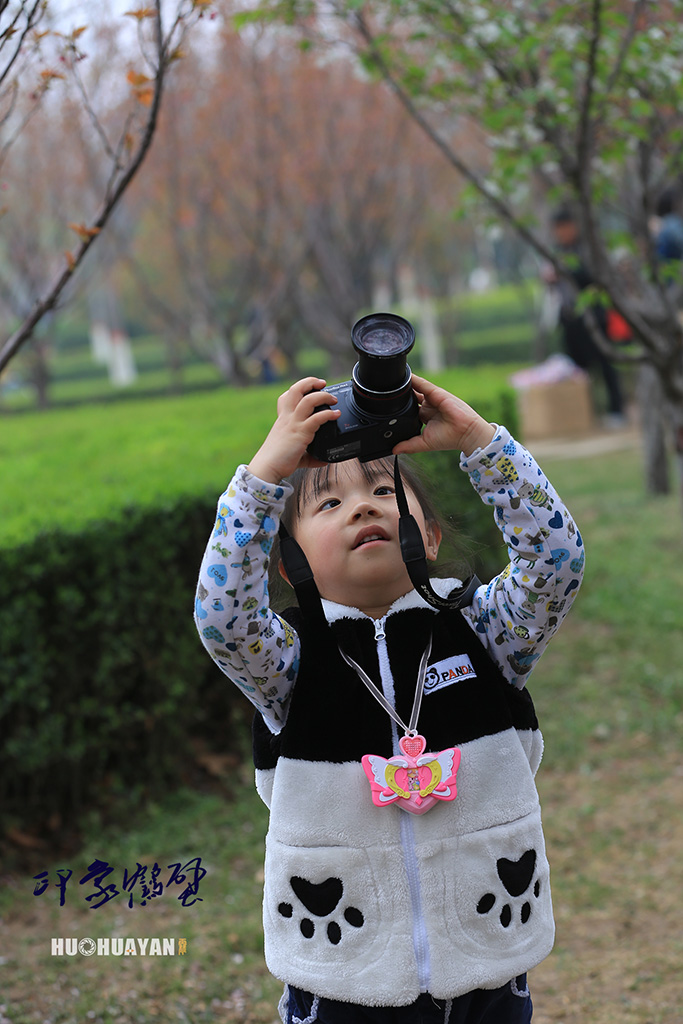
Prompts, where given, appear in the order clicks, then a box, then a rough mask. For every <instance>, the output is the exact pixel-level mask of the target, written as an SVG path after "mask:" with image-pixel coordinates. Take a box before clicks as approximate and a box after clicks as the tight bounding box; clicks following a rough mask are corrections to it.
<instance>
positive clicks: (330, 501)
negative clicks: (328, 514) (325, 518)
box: [319, 498, 341, 512]
mask: <svg viewBox="0 0 683 1024" xmlns="http://www.w3.org/2000/svg"><path fill="white" fill-rule="evenodd" d="M339 504H341V503H340V501H339V498H327V499H326V500H325V501H323V502H322V504H321V505H320V506H319V511H320V512H324V511H325V509H326V508H334V507H335V506H336V505H339Z"/></svg>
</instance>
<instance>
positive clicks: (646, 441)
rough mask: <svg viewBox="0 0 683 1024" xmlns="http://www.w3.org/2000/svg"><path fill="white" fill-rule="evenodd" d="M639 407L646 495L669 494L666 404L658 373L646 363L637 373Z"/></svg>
mask: <svg viewBox="0 0 683 1024" xmlns="http://www.w3.org/2000/svg"><path fill="white" fill-rule="evenodd" d="M638 407H639V409H640V428H641V433H642V439H643V458H644V460H645V486H646V489H647V493H648V494H669V493H670V491H671V483H670V479H669V460H668V457H667V444H666V428H665V419H664V410H665V408H666V402H665V400H664V391H663V388H662V384H661V381H660V379H659V375H658V373H657V370H656V369H655V367H654V366H652V365H651V364H649V363H644V364H643V365H642V366H641V368H640V371H639V375H638Z"/></svg>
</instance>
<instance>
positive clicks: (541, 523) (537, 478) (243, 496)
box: [195, 427, 584, 732]
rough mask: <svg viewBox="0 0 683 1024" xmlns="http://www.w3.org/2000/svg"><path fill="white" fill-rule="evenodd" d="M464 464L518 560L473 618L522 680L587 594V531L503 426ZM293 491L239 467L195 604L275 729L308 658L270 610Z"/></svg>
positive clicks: (201, 622) (482, 594)
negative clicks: (281, 530) (272, 569)
mask: <svg viewBox="0 0 683 1024" xmlns="http://www.w3.org/2000/svg"><path fill="white" fill-rule="evenodd" d="M460 466H461V469H462V470H463V471H464V472H466V473H468V474H469V477H470V481H471V482H472V485H473V486H474V488H475V490H476V491H477V492H478V493H479V496H480V497H481V499H482V501H483V502H485V503H486V504H487V505H490V506H491V507H492V509H493V512H494V516H495V521H496V524H497V526H498V528H499V529H500V531H501V533H502V534H503V537H504V538H505V542H506V544H507V548H508V553H509V558H510V561H509V563H508V565H507V566H506V567H505V569H504V570H503V571H502V572H501V573H499V574H498V575H497V576H496V577H495V578H494V579H492V580H491V581H490V582H489V583H486V584H482V585H481V586H480V587H479V588H478V589H477V590H476V592H475V595H474V598H473V600H472V603H471V605H470V606H469V607H468V608H466V609H464V610H463V615H464V616H465V618H466V619H467V621H468V622H469V624H470V625H471V626H472V628H473V629H474V630H475V631H476V633H477V635H478V636H479V638H480V640H481V642H482V644H483V645H484V647H485V648H486V649H487V651H488V652H489V654H490V655H491V657H492V658H493V660H494V661H495V663H496V664H497V665H498V667H499V668H500V669H501V671H502V672H503V675H504V676H505V678H506V679H508V680H509V682H510V683H511V684H513V685H516V686H523V685H524V684H525V682H526V680H527V678H528V676H529V673H530V672H531V670H532V668H533V667H534V665H535V663H536V661H537V660H538V658H539V657H540V655H541V654H542V653H543V651H544V650H545V648H546V646H547V644H548V641H549V640H550V638H551V637H552V636H553V634H554V633H555V632H556V630H557V629H558V627H559V625H560V624H561V622H562V620H563V618H564V617H565V615H566V614H567V612H568V610H569V608H570V606H571V603H572V601H573V599H574V597H575V596H576V593H577V591H578V588H579V585H580V582H581V577H582V575H583V566H584V552H583V542H582V539H581V535H580V533H579V531H578V529H577V528H576V526H575V525H574V522H573V520H572V518H571V516H570V514H569V512H568V511H567V509H566V508H565V506H564V505H563V503H562V501H561V500H560V498H559V496H558V494H557V492H556V491H555V489H554V488H553V486H552V484H551V483H550V482H549V480H548V479H547V477H546V476H545V475H544V474H543V472H542V470H541V468H540V467H539V465H538V464H537V462H536V460H535V459H534V458H533V456H532V455H531V454H530V452H528V451H527V450H526V448H524V447H523V446H522V445H521V444H519V442H517V441H515V440H514V439H513V438H512V437H511V436H510V434H509V433H508V431H507V430H506V429H505V428H504V427H499V428H497V429H496V434H495V437H494V439H493V441H492V442H491V443H490V444H489V445H488V446H487V447H486V448H484V449H478V450H477V451H476V452H474V453H473V454H472V455H470V456H468V457H465V456H464V455H462V456H461V458H460ZM290 493H291V486H290V485H289V484H288V483H286V482H283V483H282V484H277V485H276V484H270V483H265V482H264V481H262V480H259V479H257V478H256V477H254V476H253V475H252V474H251V473H250V472H249V471H248V470H247V468H246V466H240V467H239V468H238V469H237V472H236V473H235V476H234V477H233V479H232V481H231V482H230V484H229V485H228V488H227V490H226V491H225V492H224V493H223V494H222V495H221V497H220V499H219V502H218V513H217V518H216V523H215V526H214V530H213V533H212V535H211V537H210V539H209V543H208V545H207V548H206V552H205V555H204V559H203V562H202V566H201V570H200V576H199V584H198V587H197V594H196V600H195V621H196V624H197V629H198V630H199V634H200V636H201V639H202V642H203V644H204V646H205V647H206V649H207V651H208V652H209V654H210V655H211V657H212V658H213V660H214V661H215V662H216V664H217V665H218V666H219V668H220V669H221V671H223V672H224V673H225V674H226V675H227V676H228V677H229V678H230V679H231V680H232V681H233V682H234V683H236V684H237V686H239V687H240V688H241V689H242V690H243V691H244V693H245V694H246V696H247V697H248V698H249V700H250V701H251V702H252V703H253V704H254V705H255V707H256V708H258V710H259V711H260V712H261V714H262V715H263V717H264V719H265V721H266V722H267V723H268V725H269V727H270V728H271V729H272V730H273V731H274V732H278V731H279V730H280V729H281V727H282V725H283V723H284V720H285V717H286V714H287V703H288V699H289V695H290V693H291V690H292V687H293V685H294V683H295V681H296V676H297V670H298V665H299V656H300V650H299V638H298V636H297V634H296V633H295V632H294V630H293V629H292V628H291V627H290V626H289V624H288V623H287V622H285V620H284V619H283V618H281V617H280V616H279V615H278V614H277V613H276V612H275V611H273V609H272V608H271V607H270V600H269V590H268V564H269V558H270V552H271V548H272V545H273V540H274V538H275V535H276V534H277V531H278V527H279V519H280V515H281V513H282V510H283V508H284V505H285V502H286V499H287V497H288V495H289V494H290ZM452 583H453V585H454V581H452ZM419 600H420V601H421V600H422V599H421V598H419ZM326 604H327V602H323V605H324V606H325V605H326Z"/></svg>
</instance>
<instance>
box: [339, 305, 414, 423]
mask: <svg viewBox="0 0 683 1024" xmlns="http://www.w3.org/2000/svg"><path fill="white" fill-rule="evenodd" d="M351 340H352V342H353V347H354V348H355V350H356V352H357V353H358V362H357V364H356V366H355V368H354V371H353V386H354V393H355V394H356V398H357V399H358V400H359V403H360V404H362V405H363V406H366V405H367V401H368V400H373V399H374V400H375V401H381V400H382V399H384V400H385V401H386V400H387V399H390V398H391V397H392V395H393V393H395V392H396V391H400V392H401V395H403V392H404V391H405V390H406V388H407V389H408V390H410V370H409V369H408V368H407V364H406V356H407V355H408V353H409V352H410V350H411V348H412V347H413V344H414V343H415V331H414V329H413V326H412V324H410V323H409V322H408V321H407V320H404V319H403V317H402V316H395V315H394V314H393V313H371V314H370V316H364V317H363V318H362V319H361V320H359V321H358V322H357V323H356V324H355V326H354V328H353V330H352V331H351ZM368 392H370V393H371V394H368Z"/></svg>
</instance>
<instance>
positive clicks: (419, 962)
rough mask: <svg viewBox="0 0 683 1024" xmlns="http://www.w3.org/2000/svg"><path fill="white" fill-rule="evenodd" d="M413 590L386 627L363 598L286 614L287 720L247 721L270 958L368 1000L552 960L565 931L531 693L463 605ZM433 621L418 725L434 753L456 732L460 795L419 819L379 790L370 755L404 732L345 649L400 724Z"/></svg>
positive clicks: (314, 983) (340, 994)
mask: <svg viewBox="0 0 683 1024" xmlns="http://www.w3.org/2000/svg"><path fill="white" fill-rule="evenodd" d="M416 597H417V595H415V594H414V592H413V594H409V595H406V597H404V598H401V599H400V600H399V601H398V602H396V604H395V605H394V606H393V607H392V609H391V610H390V612H389V614H388V615H387V617H386V619H385V620H383V623H384V629H383V632H384V637H382V635H381V632H380V635H379V637H376V636H375V634H376V632H377V630H376V623H374V622H373V620H371V619H369V618H367V617H366V616H363V615H362V614H361V613H359V612H358V611H357V610H355V609H346V610H343V611H342V613H341V614H340V615H339V616H338V617H337V618H336V619H335V621H333V622H332V623H330V624H329V625H328V626H327V627H322V628H316V627H315V626H311V625H310V623H309V624H307V622H306V621H305V620H304V619H303V617H302V616H301V613H300V612H298V610H290V611H289V612H287V613H285V616H284V617H285V618H287V619H288V620H289V621H290V622H291V624H292V626H293V627H294V628H295V629H296V631H297V633H298V634H299V637H300V639H301V651H302V656H301V664H300V667H299V672H298V676H297V680H296V684H295V686H294V690H293V693H292V696H291V703H290V707H289V711H288V715H287V721H286V724H285V726H284V728H283V729H282V731H281V732H280V733H279V734H278V735H277V736H275V735H273V734H272V733H271V732H270V731H269V730H268V728H267V726H266V725H265V724H264V722H263V720H262V719H261V717H260V715H257V716H256V719H255V722H254V760H255V765H256V777H257V786H258V789H259V792H260V794H261V796H262V798H263V799H264V800H265V802H266V803H267V804H268V806H269V807H270V827H269V832H268V836H267V840H266V865H265V891H264V906H263V916H264V931H265V951H266V961H267V964H268V967H269V969H270V971H271V972H272V973H273V974H274V975H275V976H276V977H278V978H280V979H281V980H282V981H284V982H286V983H288V984H291V985H295V986H297V987H299V988H303V989H305V990H307V991H311V992H314V993H316V994H317V995H320V996H324V997H327V998H330V999H338V1000H343V1001H348V1002H352V1003H360V1004H363V1005H372V1006H403V1005H408V1004H410V1003H412V1002H413V1001H414V1000H415V999H417V997H418V995H419V994H420V992H425V991H428V992H430V993H431V994H432V995H433V996H435V997H436V998H440V999H450V998H454V997H456V996H458V995H461V994H463V993H465V992H468V991H471V990H473V989H477V988H497V987H499V986H501V985H503V984H505V983H506V982H507V981H508V980H509V979H511V978H514V977H516V976H518V975H520V974H522V973H524V972H525V971H527V970H529V969H530V968H531V967H533V966H535V965H536V964H538V963H539V962H540V961H541V960H542V959H544V957H545V956H547V954H548V953H549V952H550V949H551V948H552V944H553V937H554V925H553V918H552V907H551V900H550V886H549V872H548V863H547V860H546V855H545V844H544V841H543V833H542V829H541V816H540V807H539V801H538V794H537V792H536V787H535V784H534V775H535V772H536V770H537V768H538V765H539V763H540V760H541V755H542V750H543V741H542V738H541V734H540V731H539V729H538V722H537V719H536V714H535V711H534V707H533V703H532V701H531V697H530V696H529V694H528V693H527V691H526V690H518V689H516V688H515V687H513V686H512V685H511V684H510V683H508V682H507V681H506V679H505V678H504V677H503V675H502V674H501V672H500V671H499V669H498V668H497V666H496V665H495V664H494V662H493V661H492V659H491V658H490V657H489V655H488V654H487V652H486V650H485V649H484V647H483V646H482V644H481V643H480V641H479V640H478V638H477V636H476V634H475V632H474V631H473V630H472V628H471V627H470V626H469V624H468V623H467V622H466V621H465V619H464V618H463V616H462V614H461V612H460V611H439V612H436V611H434V610H433V609H431V608H428V607H427V606H426V605H424V603H423V602H422V601H421V600H420V599H417V600H415V598H416ZM336 607H337V609H339V606H336ZM430 633H431V635H432V650H431V655H430V658H429V668H428V671H427V679H426V685H425V695H424V699H423V702H422V710H421V713H420V719H419V722H418V730H419V732H420V733H421V734H422V735H424V736H425V738H426V741H427V750H428V751H433V752H436V751H441V750H442V749H444V748H446V747H452V746H457V747H458V748H459V750H460V753H461V762H460V768H459V770H458V774H457V796H456V798H455V800H453V801H450V802H444V803H439V804H438V805H436V806H433V807H432V808H431V809H430V810H429V811H427V813H425V814H422V815H414V814H410V813H408V812H406V811H404V810H402V809H400V808H399V807H397V806H395V805H391V806H387V807H381V808H380V807H376V806H375V805H374V803H373V801H372V798H371V790H370V784H369V782H368V779H367V777H366V775H365V773H364V771H363V768H362V765H361V758H362V757H363V755H364V754H378V755H380V756H381V757H384V758H389V757H391V756H392V755H394V754H397V753H399V750H398V747H397V729H396V726H395V725H394V724H393V722H392V720H391V718H390V717H389V715H388V714H387V713H386V711H385V710H383V709H382V708H381V707H380V705H379V704H378V702H377V701H376V700H375V699H374V698H373V696H372V695H371V694H370V693H369V692H368V690H367V689H366V687H365V686H364V685H363V683H362V682H361V680H360V679H359V678H358V675H357V673H356V672H355V671H354V670H353V669H352V668H350V667H349V666H348V665H347V664H346V663H345V662H344V661H343V659H342V658H341V656H340V654H339V650H338V645H340V646H341V647H342V648H343V650H344V651H345V652H346V653H347V654H349V655H350V656H351V657H352V658H353V659H354V660H355V661H356V662H358V664H360V665H361V666H362V667H363V668H364V669H365V671H366V672H367V673H368V674H369V676H370V677H371V678H372V679H373V680H374V681H375V682H376V683H377V685H381V684H380V680H382V685H383V687H384V691H385V694H386V696H387V697H388V698H389V700H390V701H391V702H392V703H393V704H394V706H395V707H396V710H397V711H398V714H399V716H400V717H401V718H402V719H403V721H405V722H407V721H408V720H409V717H410V712H411V707H412V702H413V697H414V693H415V684H416V678H417V673H418V666H419V662H420V659H421V657H422V654H423V652H424V650H425V648H426V646H427V644H428V642H429V636H430ZM387 656H388V660H387ZM392 688H393V691H394V692H393V694H392V693H387V690H391V689H392Z"/></svg>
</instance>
